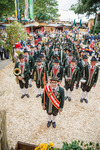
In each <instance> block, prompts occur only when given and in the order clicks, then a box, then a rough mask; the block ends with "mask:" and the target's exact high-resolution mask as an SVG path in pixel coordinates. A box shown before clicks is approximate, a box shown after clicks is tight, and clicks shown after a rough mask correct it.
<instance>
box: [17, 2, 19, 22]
mask: <svg viewBox="0 0 100 150" xmlns="http://www.w3.org/2000/svg"><path fill="white" fill-rule="evenodd" d="M17 19H19V4H18V0H17Z"/></svg>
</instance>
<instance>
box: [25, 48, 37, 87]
mask: <svg viewBox="0 0 100 150" xmlns="http://www.w3.org/2000/svg"><path fill="white" fill-rule="evenodd" d="M24 61H25V62H27V63H28V64H29V69H30V80H29V86H30V87H32V74H33V68H34V63H35V62H34V58H33V57H32V56H30V55H29V51H28V50H27V49H26V48H25V49H24Z"/></svg>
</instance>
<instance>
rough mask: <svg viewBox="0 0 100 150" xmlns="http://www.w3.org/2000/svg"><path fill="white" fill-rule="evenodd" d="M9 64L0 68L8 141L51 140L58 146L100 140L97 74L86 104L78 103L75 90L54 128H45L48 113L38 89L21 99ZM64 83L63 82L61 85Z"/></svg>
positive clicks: (1, 102) (0, 96)
mask: <svg viewBox="0 0 100 150" xmlns="http://www.w3.org/2000/svg"><path fill="white" fill-rule="evenodd" d="M13 67H14V64H13V63H11V64H9V65H8V66H6V67H5V68H4V69H2V70H1V71H0V109H4V110H6V112H7V130H8V142H9V145H10V147H11V146H13V147H15V145H16V143H17V141H22V142H28V143H33V144H40V143H42V142H46V143H49V142H53V143H54V145H55V146H56V147H61V146H62V142H63V141H68V142H70V141H72V140H74V139H76V140H79V139H80V140H84V141H85V142H89V141H92V142H95V143H97V142H98V143H100V75H99V80H98V83H97V85H96V87H95V88H93V89H92V90H91V92H90V93H89V96H88V100H89V103H88V104H86V103H82V104H81V103H80V97H81V89H78V90H76V89H75V90H74V91H73V93H72V101H71V102H68V101H65V105H64V109H63V112H62V114H61V115H58V117H57V119H56V123H57V127H56V128H55V129H53V128H52V127H50V128H49V129H48V128H47V127H46V124H47V120H48V117H47V114H46V112H45V111H44V110H42V107H41V99H40V98H38V99H36V95H37V89H36V86H35V83H34V82H33V87H32V88H30V89H29V94H30V98H29V99H28V98H26V97H25V98H24V99H21V98H20V96H21V91H20V88H19V86H18V85H17V84H16V81H15V76H14V75H13ZM63 85H64V83H62V87H63Z"/></svg>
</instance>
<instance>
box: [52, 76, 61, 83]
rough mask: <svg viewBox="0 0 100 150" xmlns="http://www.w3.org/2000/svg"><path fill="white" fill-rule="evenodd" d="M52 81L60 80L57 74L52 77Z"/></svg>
mask: <svg viewBox="0 0 100 150" xmlns="http://www.w3.org/2000/svg"><path fill="white" fill-rule="evenodd" d="M50 81H58V82H59V78H58V77H57V76H54V77H52V78H51V79H50Z"/></svg>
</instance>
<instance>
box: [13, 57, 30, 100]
mask: <svg viewBox="0 0 100 150" xmlns="http://www.w3.org/2000/svg"><path fill="white" fill-rule="evenodd" d="M15 68H19V69H20V70H21V73H20V74H19V76H18V79H19V86H20V88H21V91H22V96H21V98H24V97H25V95H26V96H27V98H29V94H28V82H29V65H28V63H26V62H25V61H24V55H23V54H20V55H19V61H18V62H17V63H16V64H15V67H14V69H15Z"/></svg>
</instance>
